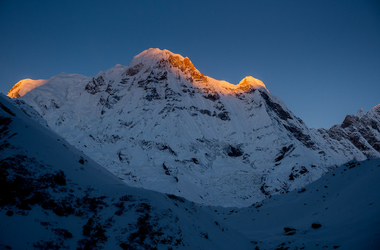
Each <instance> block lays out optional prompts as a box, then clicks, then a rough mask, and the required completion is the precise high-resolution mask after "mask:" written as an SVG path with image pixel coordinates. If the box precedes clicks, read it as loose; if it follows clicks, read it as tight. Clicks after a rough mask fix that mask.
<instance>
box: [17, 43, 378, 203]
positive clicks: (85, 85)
mask: <svg viewBox="0 0 380 250" xmlns="http://www.w3.org/2000/svg"><path fill="white" fill-rule="evenodd" d="M19 99H20V100H23V101H25V102H26V103H28V104H29V105H31V106H32V107H33V108H34V109H35V110H36V111H37V112H38V113H39V114H40V115H41V116H43V118H44V119H45V120H46V121H47V123H48V125H49V126H50V127H51V128H52V129H53V130H54V131H56V132H57V133H58V134H60V135H61V136H63V137H64V138H65V139H66V140H67V141H68V142H69V143H70V144H72V145H74V146H75V147H76V148H78V149H79V150H82V151H83V152H85V153H86V154H87V155H89V156H90V157H91V158H92V159H94V160H95V161H96V162H97V163H99V164H100V165H102V166H104V167H106V168H107V169H108V170H110V171H111V172H112V173H114V174H115V175H117V176H118V177H119V178H120V179H122V180H123V181H124V182H126V183H127V184H129V185H131V186H135V187H143V188H145V189H152V190H156V191H160V192H163V193H171V194H175V195H179V196H182V197H185V198H187V199H189V200H191V201H195V202H199V203H203V204H210V205H222V206H249V205H251V204H252V203H254V202H256V201H260V200H262V199H264V198H265V197H267V196H269V195H273V194H278V193H285V192H288V191H290V190H294V189H297V188H300V187H303V186H305V185H306V184H308V183H311V182H312V181H315V180H316V179H318V178H320V177H321V176H322V175H323V174H325V173H326V172H328V171H330V170H332V169H334V168H335V167H336V166H337V165H340V164H342V163H344V162H346V161H349V160H352V159H356V160H364V159H366V158H367V157H368V156H369V155H368V153H367V151H366V152H363V151H362V150H361V149H360V148H358V147H357V146H356V145H355V144H353V143H352V141H351V140H350V139H349V138H348V137H347V136H346V135H345V136H346V137H342V136H336V137H332V136H329V135H328V133H327V132H325V131H317V130H314V129H309V128H308V127H307V126H306V125H305V124H304V123H303V122H302V120H300V119H299V118H298V117H296V116H294V115H293V114H292V112H291V111H290V110H288V109H287V107H286V106H285V104H284V103H283V102H282V101H281V100H280V99H279V98H278V97H276V96H274V95H272V94H271V93H270V92H269V91H268V90H267V88H266V86H265V85H264V83H263V82H262V81H260V80H258V79H255V78H253V77H246V78H244V79H243V80H242V81H241V82H240V83H239V84H237V85H233V84H230V83H228V82H225V81H219V80H215V79H213V78H211V77H207V76H204V75H203V74H202V73H200V72H199V71H198V70H197V69H196V68H195V67H194V65H193V64H192V63H191V61H190V60H189V59H188V58H184V57H182V56H181V55H178V54H174V53H172V52H170V51H167V50H159V49H149V50H146V51H144V52H142V53H140V54H139V55H137V56H135V57H134V59H133V60H132V62H131V63H130V65H129V66H121V65H116V66H115V67H113V68H111V69H109V70H107V71H105V72H99V74H98V75H96V76H95V77H92V78H87V77H84V76H79V75H67V74H63V75H62V74H61V75H58V76H56V77H53V78H52V79H51V80H49V81H48V82H47V83H45V84H44V85H42V86H40V87H38V88H36V89H34V90H32V91H30V92H28V93H27V94H25V95H24V96H23V97H21V98H19ZM379 121H380V120H377V124H379ZM379 127H380V125H379ZM377 131H378V130H377ZM379 139H380V137H376V138H375V142H374V143H376V140H377V142H378V141H379ZM369 144H371V143H369ZM370 157H380V153H379V152H378V150H377V151H376V150H373V149H371V155H370Z"/></svg>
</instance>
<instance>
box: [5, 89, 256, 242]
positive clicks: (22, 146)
mask: <svg viewBox="0 0 380 250" xmlns="http://www.w3.org/2000/svg"><path fill="white" fill-rule="evenodd" d="M5 98H6V97H4V96H0V119H1V123H0V124H1V125H0V133H1V137H0V145H1V146H0V151H1V154H0V166H1V169H0V171H1V172H0V178H1V182H0V185H1V190H2V191H1V195H0V249H103V247H104V249H168V248H170V247H173V248H174V249H178V248H180V249H232V248H234V246H235V245H237V244H239V245H240V244H241V246H242V248H243V249H248V247H249V246H250V245H251V243H250V242H249V241H248V239H247V238H246V237H245V236H242V235H241V234H240V233H238V232H236V231H234V230H233V229H226V230H224V229H221V228H220V226H217V225H216V224H215V220H213V218H212V215H210V212H208V211H207V210H208V209H206V208H202V207H200V206H199V205H196V204H194V203H191V202H189V201H186V200H184V199H182V198H179V197H176V196H171V195H165V194H161V193H157V192H154V191H146V190H142V189H136V188H132V187H128V186H126V185H125V184H124V183H123V182H121V181H120V180H119V179H118V178H116V177H115V176H114V175H113V174H111V173H110V172H108V171H107V170H105V169H104V168H102V167H101V166H99V165H98V164H96V163H95V162H93V161H92V160H91V159H89V158H88V157H87V156H85V155H84V154H83V153H81V152H79V151H78V150H77V149H75V148H74V147H72V146H70V145H69V144H68V143H67V142H66V141H65V140H64V139H63V138H62V137H60V136H58V135H57V134H55V133H54V132H52V131H50V130H49V129H47V128H45V127H42V126H41V125H40V124H38V123H37V122H35V121H34V120H32V119H30V118H29V117H28V116H27V115H25V114H24V113H23V112H22V111H21V110H17V108H15V107H14V106H13V105H11V103H10V102H9V100H6V99H5Z"/></svg>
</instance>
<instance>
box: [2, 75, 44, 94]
mask: <svg viewBox="0 0 380 250" xmlns="http://www.w3.org/2000/svg"><path fill="white" fill-rule="evenodd" d="M47 81H49V80H45V79H39V80H33V79H30V78H27V79H23V80H21V81H19V82H18V83H16V84H15V85H14V86H13V87H12V88H11V90H9V91H8V94H7V96H9V97H10V98H18V97H21V96H23V95H25V94H26V93H28V92H29V91H31V90H32V89H34V88H37V87H38V86H41V85H43V84H45V83H46V82H47Z"/></svg>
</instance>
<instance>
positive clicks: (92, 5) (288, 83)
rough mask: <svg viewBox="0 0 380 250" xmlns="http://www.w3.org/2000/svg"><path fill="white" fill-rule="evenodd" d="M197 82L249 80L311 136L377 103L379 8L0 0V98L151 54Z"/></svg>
mask: <svg viewBox="0 0 380 250" xmlns="http://www.w3.org/2000/svg"><path fill="white" fill-rule="evenodd" d="M151 47H154V48H160V49H168V50H170V51H172V52H174V53H178V54H181V55H183V56H187V57H189V58H190V60H191V61H192V62H193V64H194V65H195V67H196V68H198V69H199V70H200V71H201V72H202V73H203V74H204V75H208V76H210V77H213V78H216V79H220V80H226V81H228V82H230V83H234V84H237V83H239V81H240V80H241V79H242V78H244V77H245V76H247V75H251V76H253V77H256V78H258V79H260V80H262V81H263V82H264V83H265V85H266V86H267V88H268V89H269V91H270V92H271V93H272V94H274V95H276V96H278V97H280V98H281V99H282V100H283V101H284V102H285V104H286V105H287V106H288V108H289V109H290V110H291V111H292V112H293V113H294V114H295V115H297V116H299V117H300V118H301V119H303V120H304V122H305V123H306V124H307V125H308V126H309V127H315V128H320V127H325V128H329V127H331V126H332V125H334V124H337V123H341V122H342V121H343V119H344V117H345V115H347V114H352V113H356V112H357V111H358V110H359V109H360V108H364V109H365V110H366V111H368V110H369V109H370V108H372V107H373V106H375V105H377V104H379V103H380V3H379V1H378V0H372V1H371V0H357V1H351V0H344V1H343V0H342V1H338V0H337V1H331V0H307V1H305V0H300V1H292V0H286V1H285V0H262V1H255V0H250V1H239V0H231V1H223V0H218V1H206V0H203V1H196V0H192V1H178V0H176V1H168V0H166V1H165V0H162V1H159V0H151V1H147V0H139V1H127V0H115V1H114V0H109V1H98V0H91V1H81V0H75V1H72V0H57V1H55V0H54V1H52V0H47V1H45V0H38V1H30V0H25V1H21V0H0V92H2V93H5V94H6V93H7V92H8V90H9V89H10V88H11V87H12V86H13V85H14V84H15V83H16V82H18V81H19V80H21V79H24V78H32V79H48V78H50V77H52V76H54V75H57V74H59V73H61V72H66V73H78V74H82V75H86V76H94V75H96V74H97V73H98V72H99V71H104V70H107V69H109V68H111V67H113V66H114V65H115V64H118V63H119V64H122V65H128V64H129V63H130V61H131V60H132V58H133V56H135V55H136V54H138V53H140V52H142V51H143V50H145V49H148V48H151Z"/></svg>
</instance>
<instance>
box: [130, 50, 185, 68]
mask: <svg viewBox="0 0 380 250" xmlns="http://www.w3.org/2000/svg"><path fill="white" fill-rule="evenodd" d="M170 57H178V58H179V60H181V61H183V60H184V59H185V58H183V56H181V55H179V54H174V53H173V52H171V51H169V50H166V49H164V50H161V49H158V48H150V49H147V50H144V51H143V52H141V53H140V54H138V55H136V56H134V57H133V60H132V62H131V63H130V64H129V66H133V65H137V64H139V63H143V64H145V65H147V64H151V63H156V62H159V61H161V60H162V59H164V60H169V58H170Z"/></svg>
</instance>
